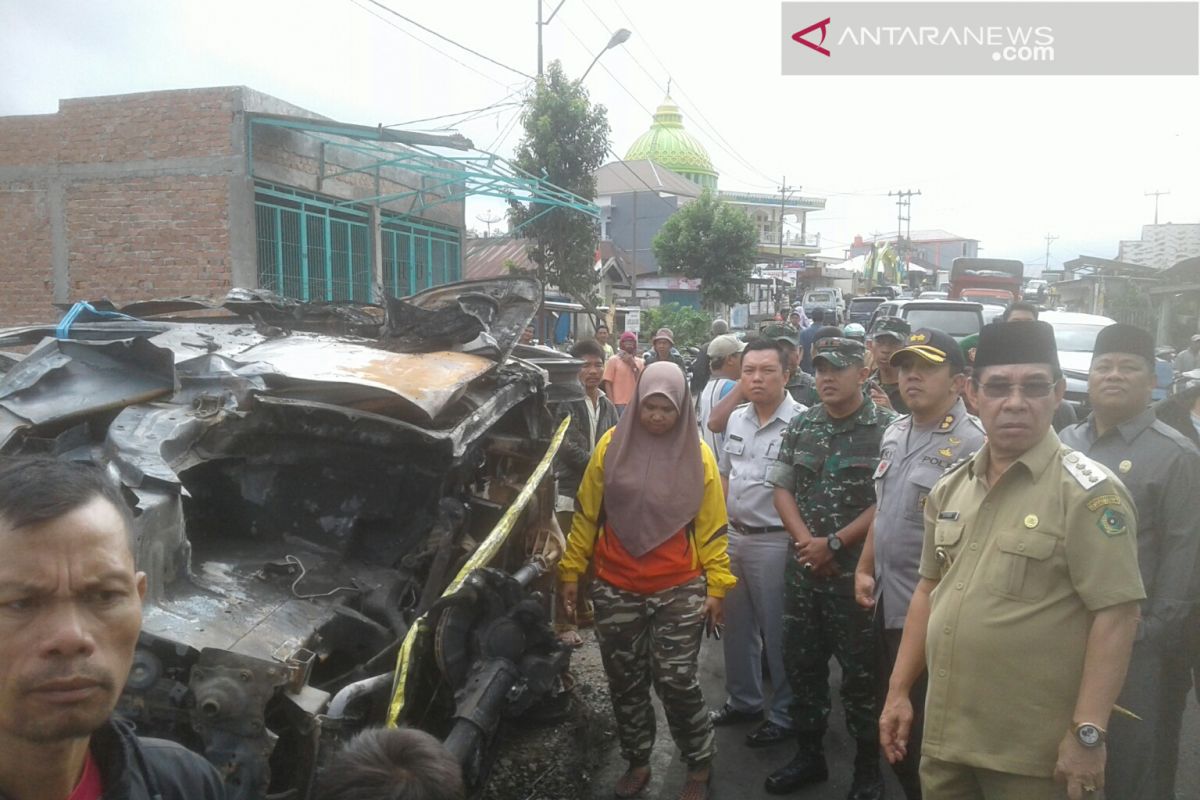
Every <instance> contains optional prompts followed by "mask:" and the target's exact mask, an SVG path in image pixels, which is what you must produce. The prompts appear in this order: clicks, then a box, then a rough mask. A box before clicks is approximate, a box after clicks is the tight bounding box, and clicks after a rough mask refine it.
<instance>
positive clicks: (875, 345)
mask: <svg viewBox="0 0 1200 800" xmlns="http://www.w3.org/2000/svg"><path fill="white" fill-rule="evenodd" d="M910 332H911V328H910V327H909V324H908V322H907V321H905V320H903V319H901V318H900V317H880V319H879V321H878V322H877V323H876V325H875V331H874V333H872V334H871V341H870V345H869V346H870V348H871V355H872V356H873V357H874V359H875V369H874V371H873V372H872V373H871V376H870V378H869V380H871V381H873V382H874V383H876V384H877V385H878V386H879V388H880V389H882V390H883V394H884V395H886V396H887V403H888V404H889V405H891V407H892V410H893V411H895V412H896V413H897V414H907V413H908V405H907V404H906V403H905V402H904V396H903V395H902V394H901V392H900V376H899V374H898V373H897V372H896V368H895V367H894V366H892V364H891V361H890V359H891V357H892V353H894V352H896V350H897V349H899V348H901V347H903V346H904V342H905V340H906V339H908V334H909V333H910ZM874 399H875V401H876V402H882V400H883V398H880V397H875V398H874Z"/></svg>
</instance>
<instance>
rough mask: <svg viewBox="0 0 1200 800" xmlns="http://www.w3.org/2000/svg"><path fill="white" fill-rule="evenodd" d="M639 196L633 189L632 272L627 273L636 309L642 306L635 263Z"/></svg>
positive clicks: (636, 264)
mask: <svg viewBox="0 0 1200 800" xmlns="http://www.w3.org/2000/svg"><path fill="white" fill-rule="evenodd" d="M639 194H641V193H640V192H638V191H637V190H636V189H635V190H634V192H633V270H632V271H631V272H630V273H629V289H630V293H631V294H632V295H633V301H632V305H634V306H636V307H638V308H641V306H642V304H641V303H640V302H638V296H637V273H638V263H637V251H638V246H637V244H638V242H637V222H638V215H637V199H638V195H639Z"/></svg>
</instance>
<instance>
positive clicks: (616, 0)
mask: <svg viewBox="0 0 1200 800" xmlns="http://www.w3.org/2000/svg"><path fill="white" fill-rule="evenodd" d="M613 5H615V6H616V7H617V10H618V11H620V12H621V15H622V16H623V17H625V21H626V22H628V23H629V27H630V28H631V29H632V30H633V31H634V32H635V33H637V40H638V42H639V43H640V44H641V45H642V46H644V47H645V48H646V51H647V52H649V53H650V57H651V58H653V59H654V60H655V61H656V62H657V63H658V65H659V66H660V67H662V69H663V71H664V72H666V73H667V74H668V75H670V74H671V71H670V70H669V69H667V65H666V64H664V63H663V61H662V59H661V58H659V57H658V54H657V53H656V52H655V51H654V48H653V47H651V46H650V40H649V39H647V38H646V37H645V35H644V34H642V33H641V32H640V31H638V29H637V26H636V25H634V24H633V19H632V18H631V17H630V16H629V13H628V12H627V11H626V10H625V9H624V7H623V6H622V5H621V3H620V0H613ZM635 61H636V59H635ZM638 66H639V67H640V66H641V65H640V64H639V65H638ZM642 70H643V71H646V70H645V67H642ZM647 74H649V73H648V72H647ZM651 77H653V76H651ZM673 82H674V84H675V85H676V86H678V87H679V93H680V95H681V96H682V97H684V98H685V99H686V100H687V101H688V102H689V103H690V104H691V105H692V108H691V113H693V114H694V115H695V116H697V117H699V118H700V119H701V120H703V121H704V123H705V124H706V125H708V126H709V128H711V129H712V136H713V137H714V138H715V139H716V140H718V142H721V143H724V144H725V145H727V146H728V148H729V149H726V148H725V147H722V149H723V150H725V152H727V153H729V155H731V156H732V157H733V158H734V159H736V160H737V161H738V162H740V163H741V164H742V166H743V167H745V168H746V169H748V170H750V171H751V172H753V173H755V174H757V175H758V176H760V177H761V178H762V179H763V180H766V181H770V184H769V185H770V186H772V187H773V186H774V185H775V179H774V178H772V177H771V176H770V175H768V174H767V173H765V172H763V171H762V170H760V169H759V168H758V167H755V166H754V165H753V164H751V163H750V162H749V161H748V160H746V159H745V158H743V157H742V156H741V155H740V154H738V153H736V152H735V151H734V149H733V145H732V144H730V143H729V141H728V140H726V139H725V137H723V136H721V133H720V131H719V130H718V129H717V126H716V125H714V124H713V123H712V121H711V120H709V119H708V117H706V116H704V112H702V111H701V110H700V107H699V104H698V103H696V102H695V101H694V100H693V99H692V97H691V96H690V95H689V94H688V93H687V91H686V90H685V89H684V88H683V86H681V85H680V84H679V81H678V80H674V81H673ZM697 127H699V126H697ZM720 146H721V145H720V144H718V147H720Z"/></svg>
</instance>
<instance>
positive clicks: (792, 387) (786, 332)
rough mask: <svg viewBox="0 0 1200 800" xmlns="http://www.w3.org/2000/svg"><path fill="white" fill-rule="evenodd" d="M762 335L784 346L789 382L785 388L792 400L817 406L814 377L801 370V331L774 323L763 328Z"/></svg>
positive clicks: (780, 323)
mask: <svg viewBox="0 0 1200 800" xmlns="http://www.w3.org/2000/svg"><path fill="white" fill-rule="evenodd" d="M762 335H763V336H764V337H766V338H768V339H774V340H775V341H776V342H779V344H780V345H782V346H783V351H784V353H786V354H787V357H788V369H789V370H790V372H789V373H788V381H787V385H786V386H785V388H786V389H787V391H788V394H790V395H791V396H792V399H793V400H795V401H796V402H797V403H803V404H804V405H816V403H817V402H818V401H817V399H816V392H815V390H814V388H813V387H814V385H815V382H814V380H813V376H812V375H809V374H808V373H807V372H805V371H804V370H802V369H800V331H798V330H797V329H796V328H794V327H793V326H791V325H785V324H784V323H782V322H772V323H770V324H768V325H767V326H765V327H764V328H763V332H762Z"/></svg>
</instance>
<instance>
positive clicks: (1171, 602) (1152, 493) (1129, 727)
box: [1060, 324, 1200, 800]
mask: <svg viewBox="0 0 1200 800" xmlns="http://www.w3.org/2000/svg"><path fill="white" fill-rule="evenodd" d="M1154 384H1155V376H1154V339H1153V337H1152V336H1151V335H1150V334H1149V333H1147V332H1146V331H1144V330H1141V329H1140V328H1135V327H1133V326H1132V325H1119V324H1118V325H1109V326H1108V327H1107V328H1104V329H1103V330H1102V331H1100V335H1099V336H1097V337H1096V347H1095V350H1094V351H1093V355H1092V366H1091V370H1090V372H1089V373H1088V399H1089V400H1090V401H1091V404H1092V409H1093V410H1092V413H1091V415H1090V416H1089V417H1088V418H1087V419H1086V420H1084V421H1083V422H1081V423H1079V424H1078V425H1073V426H1071V427H1070V428H1067V429H1066V430H1064V431H1063V432H1062V433H1061V434H1060V437H1061V438H1062V441H1063V443H1064V444H1066V445H1068V446H1070V447H1074V448H1075V449H1077V450H1080V451H1082V452H1083V453H1084V454H1086V455H1087V456H1088V457H1090V458H1093V459H1095V460H1096V461H1099V462H1100V463H1101V464H1103V465H1104V466H1106V467H1108V468H1109V469H1110V470H1112V471H1113V472H1114V473H1116V475H1117V476H1118V477H1119V478H1120V479H1121V481H1122V482H1123V483H1124V484H1125V486H1126V488H1128V489H1129V494H1130V495H1131V496H1132V497H1133V503H1134V507H1135V511H1136V512H1137V531H1138V567H1139V568H1140V570H1141V573H1142V583H1143V584H1144V585H1145V587H1146V600H1145V601H1144V602H1143V603H1142V619H1141V621H1140V623H1139V625H1138V632H1137V639H1136V640H1135V641H1134V645H1133V656H1132V658H1131V659H1130V661H1129V671H1128V673H1127V675H1126V678H1125V685H1124V687H1123V688H1122V690H1121V696H1120V697H1119V698H1118V700H1117V703H1118V704H1119V705H1120V706H1122V707H1123V708H1127V709H1129V710H1130V711H1132V712H1134V713H1136V714H1137V715H1138V716H1139V717H1141V718H1142V719H1141V721H1136V720H1132V719H1128V718H1126V717H1124V716H1122V715H1116V716H1114V717H1113V718H1112V725H1111V727H1112V730H1111V731H1109V735H1108V748H1109V754H1108V768H1107V777H1106V779H1105V780H1106V785H1105V787H1104V788H1105V794H1106V796H1108V797H1110V798H1112V799H1113V800H1125V798H1130V799H1131V800H1132V799H1133V798H1147V800H1156V799H1157V798H1173V797H1174V796H1175V766H1176V761H1177V758H1178V752H1179V726H1180V724H1181V720H1182V717H1183V708H1184V705H1185V703H1186V701H1187V691H1188V685H1189V679H1188V666H1189V664H1188V657H1187V656H1188V653H1187V648H1186V647H1185V643H1186V641H1187V639H1188V638H1189V634H1190V628H1191V627H1192V626H1194V625H1195V624H1196V617H1195V616H1194V613H1195V608H1196V602H1197V600H1198V598H1197V591H1196V580H1197V575H1196V558H1197V553H1198V552H1200V525H1198V522H1197V520H1198V515H1197V514H1196V510H1195V509H1196V505H1195V504H1196V495H1197V492H1200V452H1198V451H1197V450H1196V447H1195V446H1194V445H1193V444H1192V443H1191V442H1190V441H1188V439H1187V438H1186V437H1184V436H1183V435H1181V434H1180V433H1179V432H1178V431H1176V430H1175V429H1174V428H1171V427H1170V426H1169V425H1167V424H1166V423H1163V422H1160V421H1159V420H1158V419H1157V418H1156V417H1155V414H1154V410H1153V409H1152V408H1150V407H1149V404H1150V392H1151V390H1152V389H1153V388H1154ZM1103 499H1104V498H1097V500H1095V501H1093V502H1099V501H1100V500H1103Z"/></svg>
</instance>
